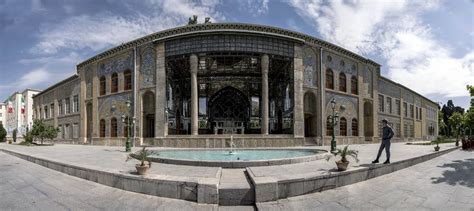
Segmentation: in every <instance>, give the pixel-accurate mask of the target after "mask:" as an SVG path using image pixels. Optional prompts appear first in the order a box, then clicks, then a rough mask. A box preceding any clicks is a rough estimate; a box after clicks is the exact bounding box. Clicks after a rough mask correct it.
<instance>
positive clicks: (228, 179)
mask: <svg viewBox="0 0 474 211" xmlns="http://www.w3.org/2000/svg"><path fill="white" fill-rule="evenodd" d="M253 204H255V190H254V188H253V185H252V184H251V182H250V180H249V178H248V176H247V172H246V170H245V169H222V174H221V179H220V183H219V205H221V206H237V205H253Z"/></svg>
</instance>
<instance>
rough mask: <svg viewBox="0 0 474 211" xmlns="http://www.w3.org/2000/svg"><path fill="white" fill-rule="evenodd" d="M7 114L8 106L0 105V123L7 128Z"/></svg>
mask: <svg viewBox="0 0 474 211" xmlns="http://www.w3.org/2000/svg"><path fill="white" fill-rule="evenodd" d="M5 112H6V105H5V103H0V123H1V124H2V125H3V127H5V115H6V114H5Z"/></svg>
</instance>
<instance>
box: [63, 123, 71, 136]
mask: <svg viewBox="0 0 474 211" xmlns="http://www.w3.org/2000/svg"><path fill="white" fill-rule="evenodd" d="M69 130H70V129H69V124H66V126H65V127H64V138H65V139H70V135H69Z"/></svg>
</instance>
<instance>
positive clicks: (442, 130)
mask: <svg viewBox="0 0 474 211" xmlns="http://www.w3.org/2000/svg"><path fill="white" fill-rule="evenodd" d="M443 116H444V114H443V112H442V111H439V112H438V132H439V134H442V135H444V136H448V129H447V128H448V125H446V122H445V121H444V119H443Z"/></svg>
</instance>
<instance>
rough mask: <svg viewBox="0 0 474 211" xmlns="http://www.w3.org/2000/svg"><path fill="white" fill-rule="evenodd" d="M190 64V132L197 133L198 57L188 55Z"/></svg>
mask: <svg viewBox="0 0 474 211" xmlns="http://www.w3.org/2000/svg"><path fill="white" fill-rule="evenodd" d="M189 63H190V66H191V134H192V135H198V129H199V128H198V84H197V71H198V57H197V56H196V55H195V54H192V55H191V56H190V57H189Z"/></svg>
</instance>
